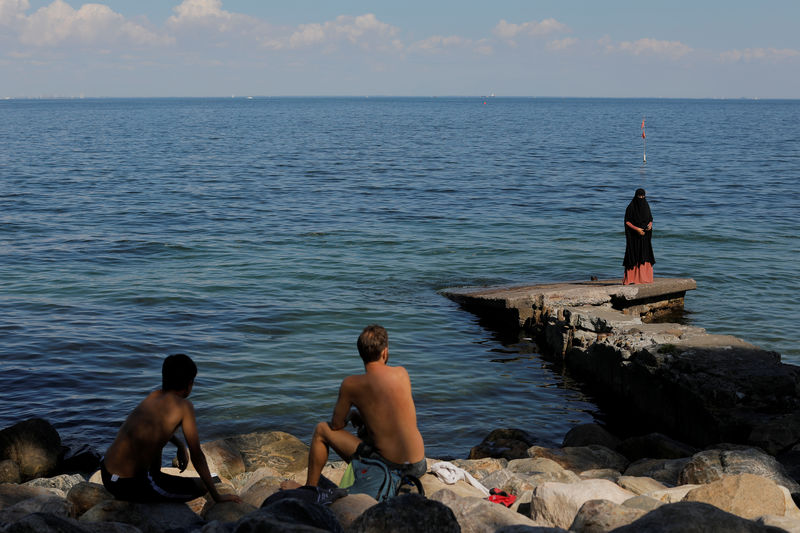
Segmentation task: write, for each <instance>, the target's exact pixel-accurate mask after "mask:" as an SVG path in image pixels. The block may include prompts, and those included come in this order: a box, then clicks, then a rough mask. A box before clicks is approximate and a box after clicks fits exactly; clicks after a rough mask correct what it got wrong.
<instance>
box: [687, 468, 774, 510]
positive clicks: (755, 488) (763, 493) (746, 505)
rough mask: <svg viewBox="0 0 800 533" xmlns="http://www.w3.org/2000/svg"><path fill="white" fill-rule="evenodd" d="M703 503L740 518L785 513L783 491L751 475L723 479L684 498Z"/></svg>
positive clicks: (704, 486) (771, 482) (700, 487)
mask: <svg viewBox="0 0 800 533" xmlns="http://www.w3.org/2000/svg"><path fill="white" fill-rule="evenodd" d="M683 500H684V501H688V502H703V503H708V504H711V505H713V506H714V507H717V508H719V509H722V510H723V511H727V512H729V513H733V514H735V515H737V516H741V517H742V518H748V519H751V520H752V519H755V518H758V517H759V516H762V515H770V514H774V515H781V516H783V515H784V514H785V512H786V506H785V503H784V497H783V492H781V490H780V488H779V487H778V485H776V484H775V482H774V481H770V480H769V479H767V478H763V477H760V476H756V475H753V474H740V475H736V476H726V477H724V478H722V479H720V480H719V481H714V482H712V483H708V484H706V485H701V486H699V487H697V488H696V489H692V490H691V491H689V493H688V494H686V497H685V498H684V499H683Z"/></svg>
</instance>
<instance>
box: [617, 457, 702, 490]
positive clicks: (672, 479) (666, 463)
mask: <svg viewBox="0 0 800 533" xmlns="http://www.w3.org/2000/svg"><path fill="white" fill-rule="evenodd" d="M690 460H691V459H690V458H689V457H684V458H682V459H640V460H638V461H634V462H633V463H631V464H630V465H629V466H628V468H626V469H625V475H626V476H635V477H649V478H653V479H655V480H656V481H658V482H660V483H663V484H664V485H667V486H668V487H674V486H675V485H678V477H679V476H680V474H681V471H682V470H683V468H684V467H685V466H686V464H687V463H688V462H689V461H690Z"/></svg>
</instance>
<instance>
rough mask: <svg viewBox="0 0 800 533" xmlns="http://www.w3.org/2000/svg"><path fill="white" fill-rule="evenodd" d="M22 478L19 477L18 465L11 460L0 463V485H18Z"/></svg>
mask: <svg viewBox="0 0 800 533" xmlns="http://www.w3.org/2000/svg"><path fill="white" fill-rule="evenodd" d="M20 481H22V478H21V477H20V475H19V465H18V464H17V463H15V462H14V461H12V460H11V459H3V460H2V461H0V483H19V482H20Z"/></svg>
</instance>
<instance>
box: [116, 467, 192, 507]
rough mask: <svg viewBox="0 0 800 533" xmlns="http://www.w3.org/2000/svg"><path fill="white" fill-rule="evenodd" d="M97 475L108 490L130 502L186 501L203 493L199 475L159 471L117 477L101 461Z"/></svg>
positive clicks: (119, 498)
mask: <svg viewBox="0 0 800 533" xmlns="http://www.w3.org/2000/svg"><path fill="white" fill-rule="evenodd" d="M100 476H101V477H102V479H103V485H104V486H105V487H106V489H108V492H110V493H111V494H113V495H114V497H115V498H116V499H118V500H126V501H129V502H188V501H190V500H194V499H195V498H199V497H200V496H203V495H204V494H206V492H208V491H206V489H205V487H203V484H202V482H201V481H200V479H199V478H191V477H178V476H171V475H169V474H164V473H162V472H161V471H153V472H148V473H147V474H146V475H144V476H137V477H119V476H118V475H116V474H111V473H109V471H108V470H106V465H105V463H103V462H101V463H100Z"/></svg>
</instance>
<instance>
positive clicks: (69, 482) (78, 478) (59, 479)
mask: <svg viewBox="0 0 800 533" xmlns="http://www.w3.org/2000/svg"><path fill="white" fill-rule="evenodd" d="M85 481H86V480H85V479H84V478H83V476H82V475H80V474H61V475H60V476H55V477H40V478H36V479H32V480H30V481H27V482H25V483H23V485H26V486H30V487H44V488H46V489H56V490H58V491H60V492H63V493H64V495H66V494H67V493H68V492H69V491H70V489H71V488H72V487H74V486H75V485H77V484H78V483H83V482H85Z"/></svg>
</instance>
